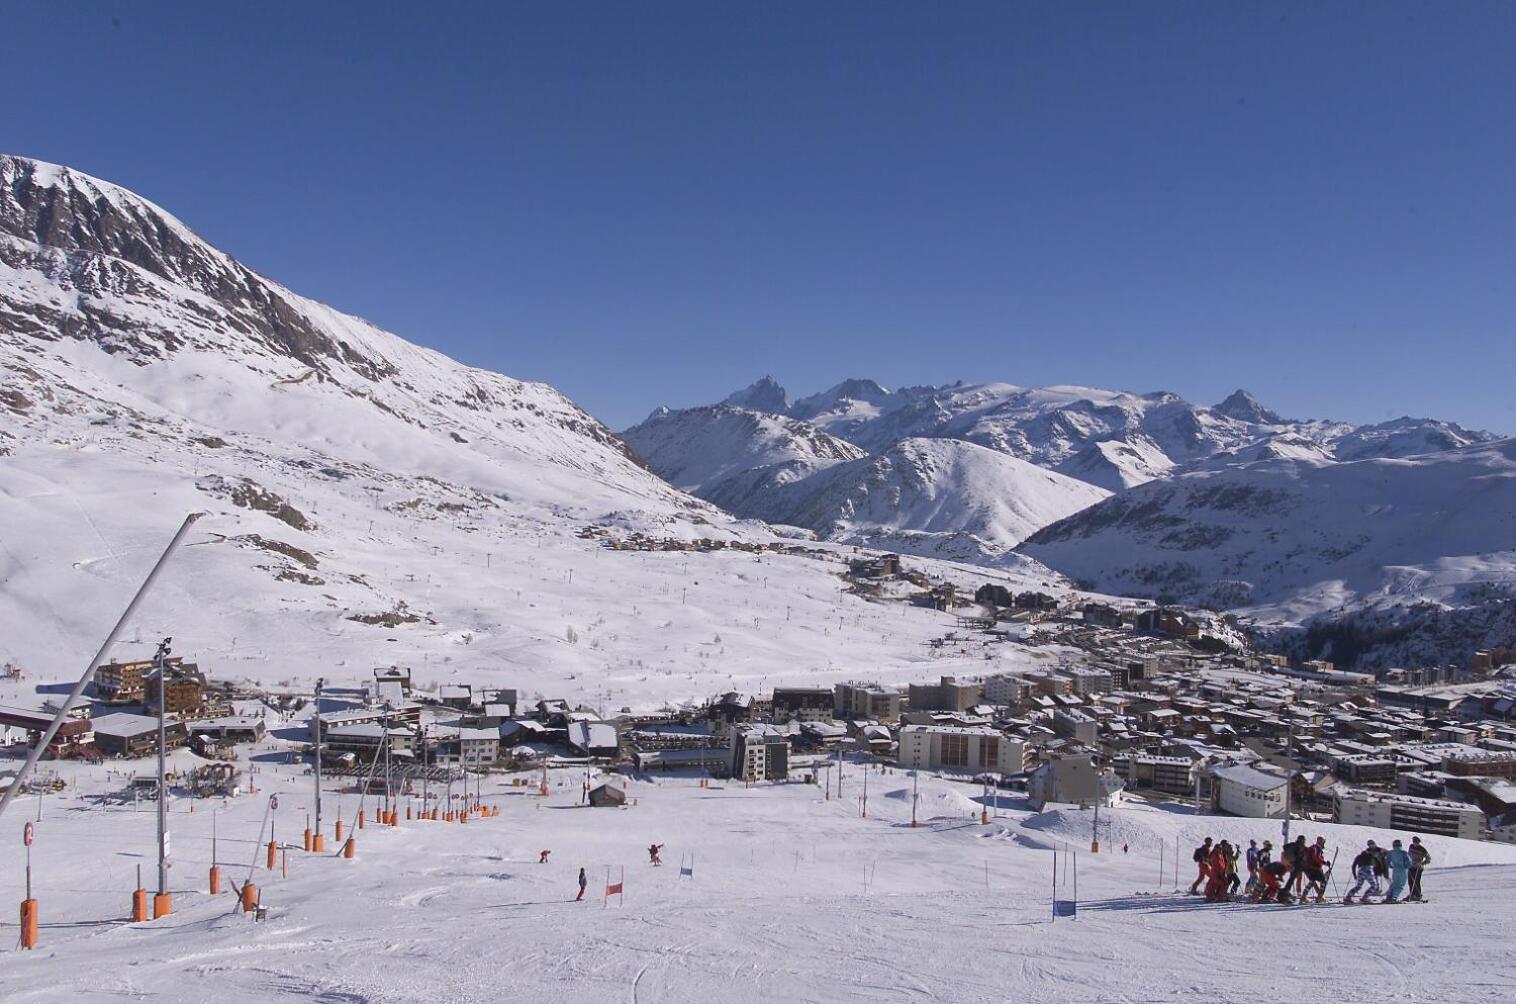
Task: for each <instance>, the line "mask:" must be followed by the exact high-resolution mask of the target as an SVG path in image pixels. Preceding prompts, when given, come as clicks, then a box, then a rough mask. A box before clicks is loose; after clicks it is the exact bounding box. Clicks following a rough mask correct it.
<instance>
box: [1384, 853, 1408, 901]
mask: <svg viewBox="0 0 1516 1004" xmlns="http://www.w3.org/2000/svg"><path fill="white" fill-rule="evenodd" d="M1411 864H1412V862H1411V855H1410V854H1409V853H1408V852H1407V851H1406V849H1405V848H1404V847H1402V846H1400V841H1398V840H1397V841H1395V842H1394V846H1393V847H1391V849H1390V857H1389V865H1390V891H1389V892H1388V893H1387V894H1386V895H1385V897H1384V901H1385V902H1386V903H1399V902H1400V896H1401V894H1402V893H1404V892H1405V884H1406V880H1407V879H1408V878H1410V875H1411Z"/></svg>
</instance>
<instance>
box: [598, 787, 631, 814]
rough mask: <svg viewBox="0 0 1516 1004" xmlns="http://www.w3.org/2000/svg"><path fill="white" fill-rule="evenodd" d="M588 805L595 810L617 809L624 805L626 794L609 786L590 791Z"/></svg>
mask: <svg viewBox="0 0 1516 1004" xmlns="http://www.w3.org/2000/svg"><path fill="white" fill-rule="evenodd" d="M589 802H590V805H591V806H593V807H594V808H597V809H619V808H621V807H623V806H625V805H626V792H625V791H623V790H622V789H620V788H616V787H613V786H611V785H609V784H602V785H599V786H598V787H594V788H591V789H590V795H589Z"/></svg>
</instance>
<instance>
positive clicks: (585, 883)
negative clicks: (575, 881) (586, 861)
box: [574, 868, 590, 903]
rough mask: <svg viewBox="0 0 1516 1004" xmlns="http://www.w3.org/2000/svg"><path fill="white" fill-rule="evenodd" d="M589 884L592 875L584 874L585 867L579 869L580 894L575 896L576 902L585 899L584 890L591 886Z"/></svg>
mask: <svg viewBox="0 0 1516 1004" xmlns="http://www.w3.org/2000/svg"><path fill="white" fill-rule="evenodd" d="M589 884H590V877H589V876H588V875H586V874H584V869H583V868H581V869H579V895H577V896H575V897H574V902H575V903H577V902H579V901H580V900H582V899H584V890H585V889H587V888H589Z"/></svg>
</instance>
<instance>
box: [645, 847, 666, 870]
mask: <svg viewBox="0 0 1516 1004" xmlns="http://www.w3.org/2000/svg"><path fill="white" fill-rule="evenodd" d="M661 850H663V845H662V844H649V845H648V848H647V859H648V861H650V862H651V863H653V864H655V865H661V864H663V862H662V861H659V860H658V852H659V851H661Z"/></svg>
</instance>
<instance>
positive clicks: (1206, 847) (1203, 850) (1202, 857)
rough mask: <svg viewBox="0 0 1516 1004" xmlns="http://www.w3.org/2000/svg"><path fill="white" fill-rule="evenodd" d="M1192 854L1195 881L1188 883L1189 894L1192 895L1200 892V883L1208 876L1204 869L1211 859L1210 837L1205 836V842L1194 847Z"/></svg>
mask: <svg viewBox="0 0 1516 1004" xmlns="http://www.w3.org/2000/svg"><path fill="white" fill-rule="evenodd" d="M1193 856H1194V859H1195V881H1193V882H1191V883H1190V895H1191V896H1194V895H1195V894H1197V893H1198V892H1200V883H1202V882H1204V881H1205V880H1206V879H1208V878H1210V874H1209V873H1208V872H1207V871H1206V869H1207V868H1208V867H1209V865H1210V860H1211V838H1210V837H1206V838H1205V843H1203V844H1201V845H1200V846H1199V847H1197V848H1195V853H1194V855H1193Z"/></svg>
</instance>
